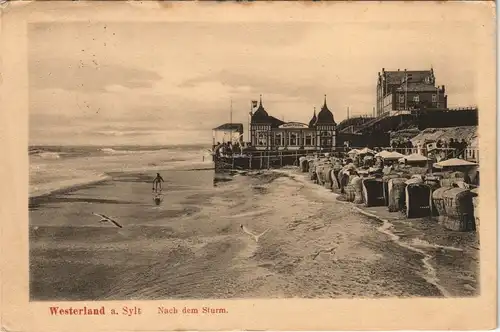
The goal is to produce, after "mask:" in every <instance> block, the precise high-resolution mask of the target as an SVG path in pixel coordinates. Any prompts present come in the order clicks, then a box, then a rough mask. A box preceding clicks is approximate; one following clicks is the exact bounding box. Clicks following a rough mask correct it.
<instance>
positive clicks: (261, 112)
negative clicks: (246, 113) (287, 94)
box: [252, 95, 269, 123]
mask: <svg viewBox="0 0 500 332" xmlns="http://www.w3.org/2000/svg"><path fill="white" fill-rule="evenodd" d="M268 118H269V114H267V112H266V110H265V109H264V106H262V95H260V101H259V107H258V108H257V110H256V111H255V113H254V114H253V115H252V122H253V123H268V122H269V121H268V120H269V119H268Z"/></svg>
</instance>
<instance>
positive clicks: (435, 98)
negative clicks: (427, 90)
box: [432, 95, 437, 103]
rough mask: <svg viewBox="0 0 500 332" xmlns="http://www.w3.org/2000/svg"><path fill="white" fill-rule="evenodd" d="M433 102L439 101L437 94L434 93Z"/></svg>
mask: <svg viewBox="0 0 500 332" xmlns="http://www.w3.org/2000/svg"><path fill="white" fill-rule="evenodd" d="M432 102H433V103H435V102H437V95H432Z"/></svg>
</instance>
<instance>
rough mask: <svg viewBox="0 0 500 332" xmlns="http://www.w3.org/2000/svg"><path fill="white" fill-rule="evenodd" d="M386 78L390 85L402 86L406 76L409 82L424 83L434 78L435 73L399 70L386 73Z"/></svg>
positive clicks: (430, 71)
mask: <svg viewBox="0 0 500 332" xmlns="http://www.w3.org/2000/svg"><path fill="white" fill-rule="evenodd" d="M383 73H384V74H385V78H386V81H387V83H388V84H401V83H402V82H403V81H404V78H405V76H406V75H408V81H409V82H423V81H424V80H425V78H426V77H429V76H434V71H433V70H432V69H431V70H406V71H404V70H397V71H384V72H383Z"/></svg>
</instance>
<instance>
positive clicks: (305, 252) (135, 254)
mask: <svg viewBox="0 0 500 332" xmlns="http://www.w3.org/2000/svg"><path fill="white" fill-rule="evenodd" d="M162 175H163V173H162ZM164 178H165V181H166V187H167V188H168V189H167V190H165V200H164V202H163V203H162V205H161V206H160V207H157V206H154V204H152V200H151V185H150V184H149V183H150V181H151V180H152V178H150V177H149V175H145V174H141V173H116V174H113V175H112V179H110V180H108V181H106V182H102V183H98V184H94V185H91V186H87V187H84V188H79V189H78V190H76V191H71V192H67V193H58V194H56V195H51V196H46V197H43V198H41V199H35V200H31V202H30V224H31V227H30V253H31V255H30V294H31V299H32V300H124V299H168V298H172V299H179V298H185V299H195V298H291V297H295V298H352V297H409V296H431V297H442V296H470V295H473V294H474V293H475V290H476V289H477V288H478V287H477V281H476V280H477V279H478V278H477V276H476V269H477V266H478V262H477V250H476V251H474V250H473V249H467V250H465V251H456V250H446V249H443V248H438V247H435V244H436V243H437V242H439V241H441V242H442V241H444V243H448V242H447V240H443V238H440V237H439V236H438V238H439V239H438V240H436V239H435V238H433V236H434V237H436V235H435V234H437V233H436V232H435V229H432V228H430V229H425V227H423V228H422V227H421V226H418V222H417V223H416V224H415V225H412V223H413V222H404V221H400V222H399V221H395V220H391V221H390V223H391V225H394V226H391V227H385V228H384V227H382V226H384V224H383V222H381V221H380V220H378V219H374V218H371V217H368V216H365V215H363V214H361V213H360V212H359V211H358V210H356V208H355V207H354V206H353V205H352V204H346V203H343V202H339V201H337V200H336V199H335V195H334V194H333V193H331V192H329V191H328V190H327V189H324V188H320V187H319V186H317V185H314V184H312V183H309V182H308V181H307V180H306V179H305V176H304V175H303V174H299V173H297V171H295V170H287V171H285V173H283V172H268V171H266V172H257V173H255V174H252V175H250V173H249V174H247V175H238V176H235V177H234V178H233V179H232V180H231V181H227V182H220V183H218V184H217V185H216V186H215V187H214V185H213V171H210V170H205V171H190V172H185V171H184V172H183V173H182V172H177V173H176V172H172V171H170V172H167V173H166V175H164ZM92 212H97V213H104V214H106V215H109V216H112V217H114V218H116V220H118V221H119V222H120V223H122V224H123V226H124V227H123V228H122V229H119V228H117V227H114V226H112V225H111V224H109V225H107V224H99V223H98V221H99V220H98V218H97V219H96V217H95V216H93V215H92V214H91V213H92ZM372 212H373V211H372ZM240 224H243V225H245V226H246V227H247V228H248V229H250V230H252V231H254V232H255V233H260V232H262V231H264V230H266V229H268V228H269V229H270V230H269V232H268V233H266V234H265V235H264V236H263V237H262V238H261V239H260V240H259V242H258V243H256V242H255V241H254V239H253V238H252V237H251V236H249V235H247V234H245V233H244V232H243V231H242V230H241V228H240ZM386 226H387V224H386ZM391 234H397V235H398V236H400V240H401V241H403V242H405V243H406V242H408V241H409V242H408V243H413V245H410V246H404V245H401V243H402V242H401V241H400V240H395V239H394V238H393V236H392V235H391ZM432 234H434V235H432ZM443 234H444V233H443ZM455 236H456V237H459V238H463V237H464V236H463V235H460V234H458V235H455ZM413 239H417V242H418V241H421V242H420V244H421V246H420V247H418V246H415V245H414V244H415V243H414V242H411V241H414V240H413ZM424 241H428V242H429V243H430V245H429V246H428V247H427V248H425V242H424ZM467 243H469V242H468V240H467V239H464V240H463V241H462V242H460V241H459V242H457V243H455V244H454V245H457V246H460V248H458V249H462V248H464V247H467ZM448 244H449V243H448ZM415 249H418V250H415ZM428 256H429V257H428ZM424 259H425V262H428V263H430V265H431V266H432V267H433V269H434V275H432V271H430V270H429V268H428V266H426V265H425V262H423V260H424ZM467 278H468V279H467ZM453 279H456V280H455V281H453ZM466 279H467V280H468V281H467V282H465V281H464V280H466ZM465 283H467V284H470V287H464V285H465Z"/></svg>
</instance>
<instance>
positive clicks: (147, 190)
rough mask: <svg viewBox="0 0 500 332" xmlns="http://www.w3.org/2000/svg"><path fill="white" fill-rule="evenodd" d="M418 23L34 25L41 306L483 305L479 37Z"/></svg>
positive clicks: (32, 137)
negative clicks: (413, 300) (205, 302)
mask: <svg viewBox="0 0 500 332" xmlns="http://www.w3.org/2000/svg"><path fill="white" fill-rule="evenodd" d="M413 24H414V23H413V22H409V23H408V24H407V25H406V26H405V25H403V26H402V27H401V28H402V29H400V30H399V31H397V32H396V31H393V30H389V29H386V28H385V27H377V26H373V25H370V26H364V27H363V26H357V25H356V24H353V25H352V26H351V27H350V29H349V34H350V35H351V36H350V38H349V39H348V40H344V43H343V44H338V45H336V47H335V50H334V51H333V52H331V53H330V52H329V50H330V49H331V46H330V45H329V44H330V43H334V42H335V40H337V39H338V38H339V36H338V35H337V34H345V29H336V28H335V25H333V24H332V25H328V24H315V23H307V22H297V23H269V24H266V23H259V24H245V25H243V24H238V23H218V22H212V23H183V22H174V23H165V24H162V23H138V24H136V23H121V22H109V23H108V22H92V21H91V22H85V23H83V22H77V23H66V22H65V23H33V24H30V25H29V27H28V57H29V58H28V61H29V64H28V65H29V110H30V114H29V121H30V122H29V144H30V146H29V158H30V203H29V210H30V214H29V216H30V297H31V299H32V300H124V299H137V300H146V299H165V298H188V299H189V298H192V299H197V298H252V297H257V298H294V297H295V298H297V297H298V298H341V297H384V296H391V297H394V296H396V297H408V296H431V297H436V296H437V297H442V296H444V297H448V296H458V297H462V296H475V295H477V294H479V289H480V284H479V280H478V276H479V270H478V252H479V250H480V244H479V237H478V236H477V235H478V232H477V230H478V229H479V225H480V222H479V218H477V216H476V214H475V213H474V211H475V209H476V208H477V204H478V202H479V196H478V194H477V188H478V187H479V177H480V176H479V174H480V171H479V155H480V141H479V139H478V132H477V126H478V113H479V112H480V110H479V109H478V108H477V106H476V105H475V104H476V100H475V99H474V88H475V86H474V85H475V84H474V83H475V82H474V70H475V68H474V65H475V63H474V61H473V59H474V56H475V51H474V47H471V46H472V45H473V43H474V39H473V34H471V33H470V29H469V27H466V26H457V25H453V24H450V25H448V26H447V25H444V24H443V23H442V22H439V24H438V25H435V26H432V25H429V26H426V27H421V28H419V29H412V25H413ZM437 27H439V33H435V32H436V31H437ZM346 28H347V26H346ZM145 31H147V33H144V32H145ZM454 34H460V35H461V36H462V39H461V40H457V39H451V38H450V36H451V35H454ZM421 35H426V36H427V37H426V38H419V36H421ZM368 36H369V39H370V40H371V41H372V42H373V45H374V46H376V45H377V44H378V45H380V44H387V43H388V42H389V40H397V41H398V47H397V49H391V48H385V47H376V48H373V49H370V51H369V52H367V50H366V49H363V50H364V51H363V52H358V51H357V49H358V48H361V47H366V42H367V38H368ZM47 40H57V41H58V42H59V43H58V45H57V54H54V44H52V43H47ZM186 40H189V41H190V42H189V44H188V43H183V41H186ZM163 42H167V43H168V44H170V45H172V46H173V45H176V46H175V47H162V48H159V47H158V43H163ZM324 44H326V45H327V46H326V47H325V46H322V45H324ZM250 45H251V47H250ZM438 45H439V47H438ZM457 50H460V52H456V51H457ZM68 276H71V277H70V278H68Z"/></svg>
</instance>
